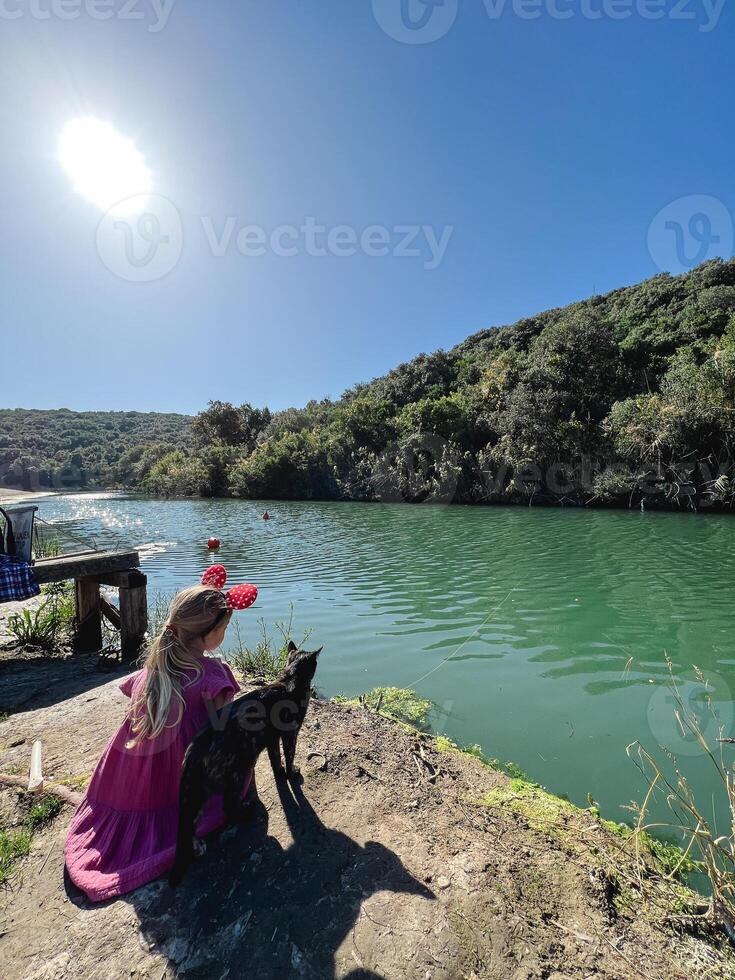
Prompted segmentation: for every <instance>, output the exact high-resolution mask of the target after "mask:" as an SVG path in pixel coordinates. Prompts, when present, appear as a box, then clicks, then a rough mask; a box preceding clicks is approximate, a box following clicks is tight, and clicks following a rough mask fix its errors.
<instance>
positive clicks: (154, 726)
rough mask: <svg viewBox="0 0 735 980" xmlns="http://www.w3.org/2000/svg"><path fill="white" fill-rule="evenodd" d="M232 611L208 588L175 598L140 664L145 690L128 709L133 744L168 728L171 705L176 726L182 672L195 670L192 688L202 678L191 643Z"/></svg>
mask: <svg viewBox="0 0 735 980" xmlns="http://www.w3.org/2000/svg"><path fill="white" fill-rule="evenodd" d="M230 615H232V610H231V609H230V607H229V606H228V604H227V599H226V598H225V596H224V593H222V592H220V591H218V590H217V589H213V588H211V587H210V586H207V585H194V586H192V587H191V588H189V589H184V590H183V591H182V592H179V594H178V595H177V596H175V597H174V600H173V602H172V603H171V606H170V607H169V610H168V622H167V623H166V626H165V628H164V629H163V630H162V632H161V633H159V634H158V636H157V637H156V638H155V639H154V640H153V642H152V643H151V645H150V646H149V647H148V652H147V655H146V658H145V661H144V663H143V666H144V667H145V669H146V671H147V674H146V679H145V684H144V685H143V690H142V691H141V693H140V695H139V696H138V697H137V698H136V699H135V700H134V701H133V703H132V704H131V706H130V718H131V719H132V724H131V729H132V732H133V736H134V737H133V740H132V743H131V744H133V745H137V744H138V743H139V742H142V741H143V739H145V738H155V737H156V736H157V735H159V734H160V733H161V732H162V731H163V729H164V728H165V727H166V724H167V722H168V716H169V713H170V709H171V703H172V701H174V700H176V701H178V706H179V712H178V717H177V718H176V720H175V721H174V722H172V726H173V725H178V724H179V722H180V721H181V718H182V716H183V714H184V707H185V702H184V697H183V695H182V693H181V688H182V684H183V683H184V682H185V680H186V676H187V675H186V671H190V670H193V671H194V677H193V678H192V679H191V680H188V681H187V683H193V682H194V681H195V680H197V679H198V678H199V677H200V676H201V674H202V667H201V662H200V657H198V656H197V655H196V653H195V652H192V650H191V645H192V642H193V641H194V640H197V639H201V638H202V637H203V636H206V634H207V633H209V632H211V630H213V629H214V628H215V627H216V626H218V625H219V624H220V623H221V622H222V621H223V620H224V619H225V617H227V616H230Z"/></svg>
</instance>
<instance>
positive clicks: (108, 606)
mask: <svg viewBox="0 0 735 980" xmlns="http://www.w3.org/2000/svg"><path fill="white" fill-rule="evenodd" d="M100 609H101V610H102V615H103V616H104V617H105V619H106V620H107V621H108V623H110V624H111V625H112V626H113V627H114V628H115V629H116V630H119V629H120V610H119V609H118V608H117V607H116V606H113V604H112V603H111V602H108V601H107V599H105V597H104V596H103V595H101V596H100Z"/></svg>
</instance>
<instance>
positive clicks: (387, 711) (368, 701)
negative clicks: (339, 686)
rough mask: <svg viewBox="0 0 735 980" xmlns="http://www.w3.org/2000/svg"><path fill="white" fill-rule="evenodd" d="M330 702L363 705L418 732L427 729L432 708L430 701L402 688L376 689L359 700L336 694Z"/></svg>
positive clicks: (432, 704)
mask: <svg viewBox="0 0 735 980" xmlns="http://www.w3.org/2000/svg"><path fill="white" fill-rule="evenodd" d="M332 700H333V701H336V702H337V703H338V704H350V705H353V706H355V707H358V706H360V705H365V706H366V707H367V708H370V709H371V710H372V711H377V712H378V713H379V714H381V715H386V716H387V717H389V718H394V719H396V720H397V721H401V722H403V723H404V724H407V725H411V726H413V727H414V728H418V729H419V730H425V729H426V728H428V727H429V712H430V711H431V709H432V708H433V707H434V703H433V702H432V701H429V700H428V699H427V698H422V697H420V695H418V694H416V692H415V691H411V690H409V689H408V688H404V687H376V688H373V690H372V691H368V692H367V694H363V695H362V697H361V698H348V697H345V696H344V695H340V694H338V695H337V696H336V697H334V698H332Z"/></svg>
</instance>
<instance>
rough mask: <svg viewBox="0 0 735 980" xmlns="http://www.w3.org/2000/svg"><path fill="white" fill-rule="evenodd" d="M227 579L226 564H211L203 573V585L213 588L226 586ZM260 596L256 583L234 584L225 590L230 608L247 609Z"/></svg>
mask: <svg viewBox="0 0 735 980" xmlns="http://www.w3.org/2000/svg"><path fill="white" fill-rule="evenodd" d="M226 581H227V570H226V569H225V567H224V565H212V566H210V567H209V568H208V569H207V570H206V572H205V573H204V575H202V585H209V586H211V588H213V589H222V588H224V585H225V582H226ZM257 598H258V587H257V586H255V585H233V587H232V588H231V589H228V590H227V592H225V599H227V605H228V606H229V607H230V609H233V610H234V609H247V608H248V606H252V604H253V603H254V602H255V600H256V599H257Z"/></svg>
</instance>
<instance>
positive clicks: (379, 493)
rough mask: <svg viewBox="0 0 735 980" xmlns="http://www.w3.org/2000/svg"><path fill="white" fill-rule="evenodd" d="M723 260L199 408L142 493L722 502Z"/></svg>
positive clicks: (728, 334) (729, 357)
mask: <svg viewBox="0 0 735 980" xmlns="http://www.w3.org/2000/svg"><path fill="white" fill-rule="evenodd" d="M734 412H735V260H730V261H727V262H723V261H719V260H718V261H712V262H708V263H705V264H704V265H702V266H700V267H699V268H697V269H694V270H693V271H692V272H690V273H688V274H687V275H684V276H679V277H676V278H675V277H672V276H669V275H666V274H664V275H659V276H657V277H656V278H654V279H650V280H648V281H646V282H643V283H641V284H640V285H638V286H632V287H628V288H624V289H619V290H616V291H615V292H612V293H610V294H608V295H606V296H594V297H592V298H591V299H588V300H586V301H584V302H579V303H574V304H572V305H571V306H567V307H565V308H564V309H556V310H550V311H548V312H546V313H541V314H539V315H538V316H533V317H529V318H528V319H524V320H521V321H519V322H518V323H516V324H514V325H512V326H508V327H502V328H499V329H488V330H482V331H480V332H479V333H476V334H473V335H472V336H471V337H469V338H468V339H467V340H465V341H464V342H463V343H461V344H459V345H458V346H457V347H455V348H453V349H452V350H449V351H442V350H440V351H437V352H435V353H433V354H422V355H420V356H419V357H416V358H415V359H414V360H412V361H410V362H409V363H407V364H402V365H400V366H399V367H397V368H396V369H395V370H393V371H391V372H390V373H389V374H387V375H386V376H385V377H382V378H378V379H376V380H374V381H372V382H370V383H367V384H358V385H357V386H356V387H354V388H352V389H350V390H349V391H347V392H345V394H344V395H343V396H342V398H341V399H339V400H338V401H330V400H322V401H311V402H309V403H308V405H306V406H305V407H304V408H290V409H287V410H286V411H283V412H278V413H275V414H272V413H271V412H269V411H268V409H267V408H264V409H257V408H253V407H252V406H251V405H249V404H247V403H246V404H243V405H241V406H239V407H234V406H232V405H230V404H227V403H221V402H215V403H211V404H210V407H209V408H208V409H207V410H206V411H204V412H203V413H201V414H200V415H199V416H198V417H197V419H195V421H194V423H193V435H194V442H193V446H192V450H191V451H190V452H187V451H181V452H174V453H171V454H169V455H167V456H166V457H164V458H163V459H161V460H159V461H158V462H157V463H156V464H155V465H154V466H152V467H151V469H150V471H149V473H148V474H147V475H146V476H145V478H144V486H145V487H146V488H147V489H149V490H152V491H154V492H165V493H203V494H215V495H221V494H234V495H240V496H246V497H259V498H304V499H345V500H349V499H357V500H376V499H380V500H395V501H424V500H428V501H436V502H449V501H452V502H464V503H492V502H519V503H528V502H533V503H543V502H546V503H564V504H595V505H605V504H617V505H625V506H630V505H633V506H640V505H641V503H642V504H643V505H644V506H649V505H658V506H681V507H705V506H717V507H730V506H731V504H732V502H733V499H734V498H735V484H734V483H733V482H732V481H733V479H735V475H734V474H733V461H734V459H733V450H734V445H735V417H734Z"/></svg>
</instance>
